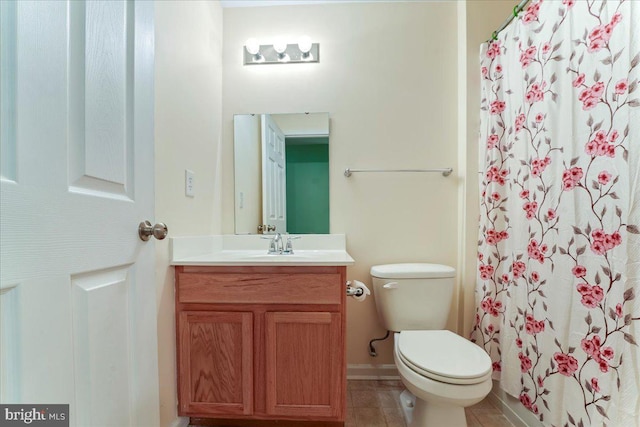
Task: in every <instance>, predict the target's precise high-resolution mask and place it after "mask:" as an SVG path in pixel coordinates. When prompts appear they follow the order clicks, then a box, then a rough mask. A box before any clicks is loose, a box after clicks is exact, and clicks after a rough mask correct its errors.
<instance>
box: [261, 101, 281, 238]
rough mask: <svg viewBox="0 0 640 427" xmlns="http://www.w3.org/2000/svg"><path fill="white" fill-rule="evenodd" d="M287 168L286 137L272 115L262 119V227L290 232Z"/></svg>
mask: <svg viewBox="0 0 640 427" xmlns="http://www.w3.org/2000/svg"><path fill="white" fill-rule="evenodd" d="M286 168H287V165H286V163H285V146H284V133H282V130H280V128H279V127H278V124H277V123H276V122H275V121H274V120H273V119H272V118H271V116H270V115H268V114H263V115H262V223H263V224H266V225H273V226H275V227H276V228H275V231H276V232H278V233H285V232H286V231H287V170H286Z"/></svg>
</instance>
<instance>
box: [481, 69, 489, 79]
mask: <svg viewBox="0 0 640 427" xmlns="http://www.w3.org/2000/svg"><path fill="white" fill-rule="evenodd" d="M480 70H481V72H482V77H487V76H488V75H489V70H487V67H482V68H481V69H480Z"/></svg>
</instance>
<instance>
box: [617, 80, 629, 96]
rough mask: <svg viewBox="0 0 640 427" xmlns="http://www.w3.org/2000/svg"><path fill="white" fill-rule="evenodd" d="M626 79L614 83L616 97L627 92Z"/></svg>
mask: <svg viewBox="0 0 640 427" xmlns="http://www.w3.org/2000/svg"><path fill="white" fill-rule="evenodd" d="M627 88H628V86H627V79H622V80H620V81H619V82H618V83H616V86H615V90H616V93H617V94H618V95H623V94H624V93H625V92H626V91H627Z"/></svg>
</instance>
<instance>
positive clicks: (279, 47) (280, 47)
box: [273, 38, 287, 54]
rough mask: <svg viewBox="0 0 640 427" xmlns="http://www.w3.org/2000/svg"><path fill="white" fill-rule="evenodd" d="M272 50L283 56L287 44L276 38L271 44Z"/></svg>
mask: <svg viewBox="0 0 640 427" xmlns="http://www.w3.org/2000/svg"><path fill="white" fill-rule="evenodd" d="M273 49H274V50H275V51H276V52H278V53H279V54H283V53H284V51H285V50H287V42H286V41H284V39H282V38H278V39H277V40H276V41H274V42H273Z"/></svg>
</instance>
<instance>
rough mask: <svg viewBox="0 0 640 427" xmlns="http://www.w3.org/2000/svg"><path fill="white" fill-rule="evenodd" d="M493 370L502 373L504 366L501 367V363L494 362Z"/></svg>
mask: <svg viewBox="0 0 640 427" xmlns="http://www.w3.org/2000/svg"><path fill="white" fill-rule="evenodd" d="M491 369H492V370H493V372H500V371H502V366H501V365H500V361H498V362H493V363H492V364H491Z"/></svg>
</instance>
